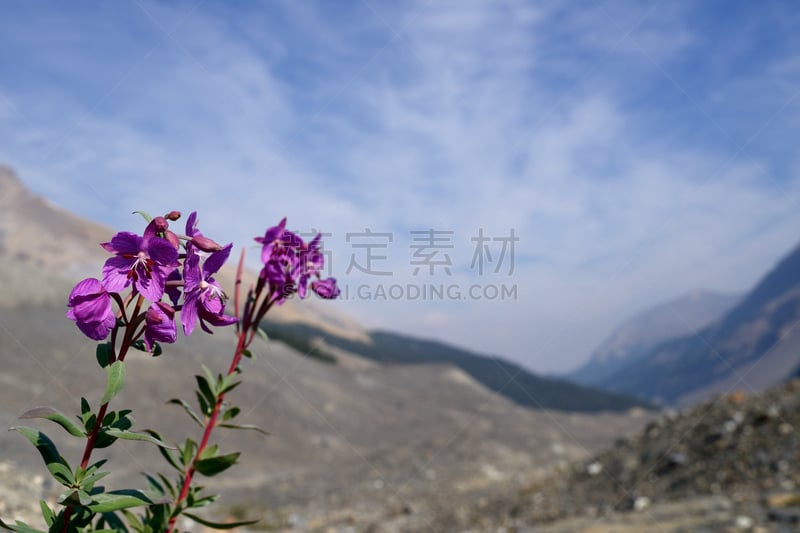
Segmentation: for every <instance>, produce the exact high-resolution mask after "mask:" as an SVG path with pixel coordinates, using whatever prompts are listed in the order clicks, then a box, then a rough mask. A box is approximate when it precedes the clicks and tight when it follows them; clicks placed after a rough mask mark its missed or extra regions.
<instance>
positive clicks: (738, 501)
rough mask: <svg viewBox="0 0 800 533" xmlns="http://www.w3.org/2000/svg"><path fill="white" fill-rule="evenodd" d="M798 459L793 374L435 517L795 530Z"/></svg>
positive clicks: (470, 523) (553, 524) (511, 523)
mask: <svg viewBox="0 0 800 533" xmlns="http://www.w3.org/2000/svg"><path fill="white" fill-rule="evenodd" d="M798 460H800V381H793V382H791V383H789V384H787V385H784V386H781V387H778V388H775V389H772V390H769V391H768V392H766V393H765V394H763V395H752V396H747V395H746V394H745V393H743V392H736V393H733V394H731V395H728V396H724V397H720V398H717V399H715V400H714V401H710V402H707V403H704V404H702V405H698V406H696V407H693V408H690V409H687V410H686V411H683V412H681V413H674V414H672V415H669V416H665V417H663V418H660V419H658V420H655V421H653V422H651V423H649V424H648V425H647V426H646V427H645V428H644V429H643V430H642V431H641V432H639V433H637V434H635V435H634V436H632V437H628V438H620V439H618V440H617V441H616V442H615V444H614V445H613V446H612V447H611V448H610V449H608V450H607V451H605V452H603V453H601V454H598V455H596V456H594V457H592V458H590V459H587V460H584V461H579V462H577V463H574V464H572V465H570V467H569V468H566V469H564V471H563V472H561V473H560V474H558V475H556V476H554V477H552V478H550V479H547V480H545V481H542V482H538V483H534V484H531V485H530V486H529V487H526V489H525V490H523V491H520V492H518V493H517V494H516V495H515V496H510V495H508V494H506V495H504V496H503V497H502V498H495V499H491V498H490V499H487V500H486V501H485V502H484V503H483V508H482V509H481V510H477V511H475V510H473V512H471V513H465V512H464V511H463V510H462V515H461V516H459V514H458V512H455V513H451V514H449V515H445V516H443V517H441V519H440V522H439V523H440V524H445V523H451V524H458V528H462V529H464V530H467V529H470V528H472V529H470V530H473V531H490V530H496V528H498V527H505V528H506V531H520V532H521V531H528V532H533V531H541V532H550V533H555V532H566V531H574V532H590V531H591V532H601V531H608V532H610V531H624V532H626V533H633V532H646V531H671V532H672V531H674V532H678V531H685V532H690V531H714V532H716V531H723V532H726V531H760V532H767V531H769V532H788V531H797V530H798V529H799V528H800V471H798V470H797V468H796V467H795V465H797V463H798ZM456 511H457V510H456ZM489 524H490V525H489ZM458 528H457V529H458ZM493 528H494V529H493Z"/></svg>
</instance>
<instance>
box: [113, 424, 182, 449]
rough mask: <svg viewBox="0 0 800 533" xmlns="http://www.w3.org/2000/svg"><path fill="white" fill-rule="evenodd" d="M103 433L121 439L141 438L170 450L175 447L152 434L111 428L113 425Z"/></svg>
mask: <svg viewBox="0 0 800 533" xmlns="http://www.w3.org/2000/svg"><path fill="white" fill-rule="evenodd" d="M103 433H105V434H106V435H110V436H112V437H116V438H118V439H122V440H141V441H145V442H149V443H151V444H155V445H156V446H160V447H162V448H169V449H170V450H176V449H177V448H176V447H175V446H172V445H170V444H167V443H166V442H164V441H163V440H161V439H157V438H155V437H153V436H152V435H148V434H146V433H136V432H135V431H126V430H123V429H117V428H113V427H112V428H108V429H104V430H103Z"/></svg>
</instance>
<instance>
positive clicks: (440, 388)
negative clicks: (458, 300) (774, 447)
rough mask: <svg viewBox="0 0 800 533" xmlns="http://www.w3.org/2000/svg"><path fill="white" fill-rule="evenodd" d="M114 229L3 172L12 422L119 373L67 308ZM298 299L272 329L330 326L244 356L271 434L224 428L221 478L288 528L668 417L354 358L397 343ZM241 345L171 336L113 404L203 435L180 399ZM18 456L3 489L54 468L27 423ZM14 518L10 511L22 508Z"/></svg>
mask: <svg viewBox="0 0 800 533" xmlns="http://www.w3.org/2000/svg"><path fill="white" fill-rule="evenodd" d="M112 234H113V230H111V229H110V228H106V227H103V226H101V225H97V224H94V223H92V222H89V221H86V220H83V219H81V218H80V217H77V216H75V215H72V214H70V213H68V212H66V211H64V210H61V209H58V208H56V207H54V206H53V205H51V204H50V203H49V202H48V201H46V200H44V199H41V198H38V197H36V196H35V195H33V194H31V193H30V192H29V191H28V190H27V189H25V187H24V186H23V185H22V183H21V182H20V181H19V179H18V178H16V176H15V175H14V174H13V173H12V172H11V171H10V170H9V169H2V170H0V235H2V239H0V279H2V280H3V281H2V283H3V290H2V291H0V384H2V387H0V427H5V428H8V427H9V426H13V425H15V424H18V423H19V421H18V420H17V416H18V415H19V414H20V413H23V412H25V411H27V410H29V409H31V408H33V407H36V406H41V405H52V406H56V407H58V408H60V409H61V410H62V411H64V412H66V413H68V414H72V413H74V412H76V411H77V410H78V408H79V402H80V397H81V396H82V395H85V396H87V397H88V398H89V400H90V402H92V404H93V405H94V404H96V403H97V401H98V400H99V398H100V396H101V395H102V390H103V388H104V382H105V374H104V373H103V372H102V370H101V369H100V368H99V367H97V366H96V364H95V363H94V359H95V355H94V352H95V344H94V343H93V342H91V341H90V340H88V339H87V338H85V337H83V336H82V335H81V334H80V333H79V331H78V330H77V328H76V327H75V325H74V324H73V323H72V322H71V321H70V320H68V319H67V318H66V317H65V310H66V303H65V302H66V299H67V294H68V293H69V291H70V289H71V287H72V285H73V284H74V283H75V281H76V280H77V279H79V278H80V277H83V276H89V275H92V276H97V275H99V273H100V270H101V265H102V262H103V260H104V259H105V257H106V253H105V252H104V251H103V250H102V249H101V248H100V247H99V246H98V245H97V243H99V242H103V241H106V240H108V238H109V237H110V236H111V235H112ZM231 276H232V274H231V271H230V270H228V271H226V272H225V273H223V276H221V277H222V278H224V279H223V281H222V284H223V287H225V288H226V289H229V288H230V287H231V286H232V284H231V281H230V280H231V279H232V277H231ZM297 304H298V303H297V302H288V303H287V304H286V305H284V306H282V307H280V308H278V309H276V313H272V312H270V315H269V317H270V319H271V322H270V324H271V325H273V327H277V328H279V329H280V328H283V331H284V333H286V332H291V331H292V328H295V329H294V331H300V332H303V331H307V330H313V331H314V334H315V336H314V337H311V338H310V339H307V338H306V339H305V340H301V341H298V340H297V338H295V340H294V341H293V340H292V339H290V338H289V337H288V336H285V337H284V342H273V341H269V342H264V341H263V340H261V339H256V341H255V343H254V344H253V346H252V350H251V351H252V352H253V354H254V355H255V357H254V359H253V360H252V361H250V360H248V361H245V362H244V363H243V365H242V367H243V370H244V371H243V374H242V379H243V384H242V385H241V386H240V387H238V388H237V389H236V390H235V391H234V392H233V393H232V395H231V396H230V397H229V399H231V400H232V401H235V402H236V403H237V404H238V405H240V406H241V407H242V414H241V415H240V418H241V422H242V423H248V424H255V425H258V426H261V427H264V428H265V429H267V430H268V431H269V432H270V433H271V435H270V436H268V437H264V436H263V435H261V434H257V433H254V432H235V433H225V432H220V433H219V434H216V433H215V439H217V441H218V442H220V444H221V449H222V450H223V451H224V452H232V451H236V450H238V451H242V452H243V453H242V460H241V461H242V462H241V464H239V465H237V466H236V467H234V468H233V469H232V470H231V473H230V475H227V473H226V475H223V476H221V477H220V478H215V481H216V479H219V480H220V482H222V483H223V485H222V486H221V490H222V492H223V493H224V498H223V499H222V502H227V503H228V505H231V504H232V503H236V504H241V505H248V506H250V507H251V510H254V512H255V514H256V515H257V516H263V517H264V519H265V523H266V524H269V525H270V527H273V526H274V527H275V528H276V529H278V528H280V527H287V524H289V523H290V522H291V523H292V524H294V528H295V530H301V531H302V530H311V529H314V527H316V526H315V525H314V524H320V523H322V524H325V523H328V522H330V521H334V520H344V521H345V524H346V525H347V526H348V527H350V526H353V527H356V526H358V527H359V529H364V530H366V528H367V526H368V525H369V524H370V523H376V522H379V523H382V522H385V521H387V520H391V519H392V517H394V516H397V515H398V509H399V510H400V514H403V511H402V510H403V509H406V508H410V509H422V508H423V507H425V506H426V505H427V502H428V501H430V499H431V497H432V495H435V494H448V495H450V497H452V498H457V499H462V500H464V501H467V500H469V499H470V498H472V496H473V495H474V494H475V493H480V492H481V491H487V490H488V491H491V490H493V487H497V486H500V485H503V486H515V485H516V484H519V483H523V482H529V481H530V480H532V479H537V478H539V477H541V476H542V475H545V474H546V473H548V472H549V471H551V470H552V469H553V468H556V467H558V466H559V465H563V464H564V463H565V462H566V461H570V460H575V459H579V458H581V457H585V456H586V455H587V454H588V453H591V452H592V451H597V450H598V449H599V447H601V446H603V445H604V444H607V443H610V442H611V441H612V440H613V439H614V438H615V437H616V436H617V435H619V434H621V433H626V432H628V431H630V430H631V429H633V428H635V427H638V426H639V425H641V424H642V421H643V417H648V416H650V414H648V413H644V412H642V411H641V410H638V411H636V410H635V411H633V412H630V413H629V412H625V413H610V412H606V413H601V414H591V415H588V414H583V413H565V412H559V411H553V410H541V409H528V408H525V407H523V406H520V405H518V404H516V403H515V402H513V401H510V400H509V399H508V398H507V397H504V396H501V395H499V394H495V393H494V392H493V391H494V390H496V389H492V388H490V387H488V388H487V386H485V385H483V384H481V383H480V382H479V381H477V380H476V379H475V378H474V377H473V376H471V375H470V374H468V373H467V372H465V371H464V370H462V369H461V368H459V367H458V366H457V365H455V364H452V362H448V361H446V360H445V358H440V360H439V361H438V362H437V361H435V360H433V361H427V362H425V363H424V364H423V363H421V360H420V358H419V352H415V354H416V355H415V357H417V362H414V361H406V364H388V363H385V362H383V361H382V360H381V357H379V356H373V357H367V356H365V355H363V354H362V353H358V352H351V351H349V350H348V348H353V349H354V350H355V348H356V347H357V348H358V349H359V350H360V351H361V352H367V351H368V350H367V349H366V347H368V346H372V345H373V343H376V344H375V345H377V346H380V343H381V342H385V343H387V345H388V341H382V340H381V336H380V335H376V334H375V332H370V331H367V330H365V329H364V328H363V327H361V326H360V325H358V324H357V323H356V322H355V321H354V320H352V319H350V318H348V317H344V316H335V317H333V316H331V312H330V311H328V310H325V309H324V307H323V306H324V305H325V302H315V301H313V300H311V301H305V302H302V306H300V305H297ZM179 335H180V334H179ZM389 335H390V338H391V334H389ZM232 339H233V337H232V335H231V333H230V332H229V331H226V330H224V329H223V330H220V331H217V332H216V333H215V334H214V335H206V334H203V332H201V331H196V332H195V333H194V334H193V335H192V336H191V337H190V338H188V339H181V342H179V343H176V344H174V345H168V346H165V347H164V348H165V351H164V354H163V355H162V356H161V357H158V358H151V357H148V356H146V355H144V354H141V353H139V352H136V353H132V354H130V356H129V357H128V359H127V361H126V368H127V372H126V373H127V377H126V382H125V388H124V390H122V392H121V393H120V395H119V397H117V398H115V399H114V405H112V408H117V407H116V406H124V407H130V408H131V409H133V415H134V417H135V419H136V425H135V427H134V428H133V429H135V430H136V429H144V428H148V427H150V428H154V429H158V430H160V431H161V432H162V434H163V435H164V436H165V438H167V439H168V440H170V441H174V440H177V439H178V438H181V437H185V436H187V435H190V436H192V437H193V438H195V440H197V439H198V438H199V435H197V434H196V431H197V428H196V426H194V425H193V424H192V422H191V421H190V420H189V419H188V418H187V417H186V416H185V414H184V413H183V412H182V410H181V409H180V408H176V407H175V406H169V405H165V402H166V401H167V400H169V399H170V398H173V397H183V398H186V399H191V398H192V397H193V396H192V389H193V386H194V378H193V374H195V373H198V372H199V370H200V365H201V364H205V365H206V366H208V367H209V368H210V369H212V371H214V372H218V371H224V369H226V368H227V365H228V363H229V361H228V357H229V353H230V350H231V349H232V345H231V341H232ZM394 340H395V343H396V344H398V345H402V344H403V343H405V345H407V346H411V345H414V346H417V348H418V350H421V351H426V350H429V349H433V348H437V349H439V350H444V351H447V350H445V349H444V348H441V347H438V346H432V345H430V344H428V343H427V341H418V340H415V339H411V338H408V337H403V336H397V338H396V339H394ZM297 342H306V343H307V346H306V347H300V348H301V349H302V350H303V351H302V352H300V351H298V350H296V349H295V348H293V345H296V343H297ZM312 347H320V348H321V349H322V350H324V351H325V353H329V354H330V356H331V357H332V358H333V359H335V364H330V363H325V362H320V361H318V360H316V359H314V358H311V357H302V355H303V353H304V352H305V351H306V350H307V349H308V348H312ZM448 349H449V350H453V351H458V350H457V349H454V348H448ZM386 353H387V354H392V357H396V356H397V353H396V351H394V352H393V351H387V352H386ZM492 361H493V360H492ZM492 364H493V365H495V367H497V363H495V362H492ZM512 371H516V369H512ZM520 376H522V374H520ZM498 388H499V387H498ZM607 396H608V395H607ZM26 423H29V424H31V425H35V426H36V427H39V428H40V429H42V430H43V431H45V432H48V433H49V434H50V435H51V436H52V437H54V438H55V437H56V436H57V435H58V437H59V438H58V440H57V442H58V443H59V449H60V451H61V452H62V453H63V454H64V456H65V457H67V458H68V460H70V461H71V462H72V463H73V464H74V462H75V461H76V460H77V459H78V458H79V456H80V449H81V442H80V441H79V440H78V439H72V438H70V437H67V438H66V439H61V438H60V435H59V434H58V431H57V430H54V429H53V426H52V425H49V424H48V423H47V422H44V421H42V422H41V423H39V421H26ZM217 435H218V436H217ZM67 439H69V440H67ZM97 457H98V459H99V458H101V457H103V458H108V459H109V460H110V461H111V465H113V468H114V471H115V473H114V474H113V475H112V476H110V477H109V478H108V483H107V484H108V486H109V487H110V488H117V487H119V485H120V483H122V482H123V480H124V483H125V484H126V485H127V484H130V483H133V484H136V483H137V481H136V480H139V479H142V478H141V476H140V475H139V472H141V471H143V470H152V469H154V468H157V467H158V465H160V464H161V461H160V458H159V455H158V452H157V451H156V450H154V449H153V448H152V447H150V446H148V445H146V444H142V443H135V442H125V443H120V445H119V446H117V445H115V446H114V447H111V448H108V449H104V450H100V451H99V453H98V456H97ZM0 463H2V465H3V466H2V469H0V485H2V484H3V480H4V479H6V477H5V473H6V472H9V471H13V472H15V473H17V474H19V475H20V476H22V477H23V478H27V479H37V478H33V476H34V475H37V474H40V473H41V472H42V471H43V465H42V464H41V459H40V457H39V456H38V454H37V453H36V451H35V450H34V449H33V448H31V447H30V445H29V443H28V442H27V441H25V439H24V438H22V437H21V436H20V435H18V434H16V433H15V432H8V431H0ZM38 479H39V480H41V479H42V478H41V477H39V478H38ZM141 486H144V482H142V483H141ZM215 486H217V485H215ZM37 490H38V492H39V493H40V494H42V495H44V497H50V496H51V495H52V490H53V487H51V486H47V485H46V484H40V485H38V489H37ZM0 494H2V491H0ZM38 497H39V496H38V495H37V496H36V497H35V498H34V502H33V503H34V504H35V502H36V500H37V499H38ZM2 499H3V498H2V497H0V500H2ZM34 507H35V505H34ZM6 509H7V508H6ZM215 509H216V510H215ZM34 510H35V509H34ZM0 512H3V513H4V516H2V518H3V519H4V520H5V519H9V518H13V516H8V515H7V514H5V513H7V512H8V511H1V510H0ZM15 512H16V511H15ZM210 512H211V513H215V512H222V511H220V510H219V507H217V508H212V509H211V511H210ZM252 514H253V513H249V512H248V516H250V515H252ZM326 521H327V522H326ZM362 526H363V527H362ZM342 527H344V526H342ZM423 529H424V528H423Z"/></svg>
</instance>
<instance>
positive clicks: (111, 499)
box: [87, 490, 171, 513]
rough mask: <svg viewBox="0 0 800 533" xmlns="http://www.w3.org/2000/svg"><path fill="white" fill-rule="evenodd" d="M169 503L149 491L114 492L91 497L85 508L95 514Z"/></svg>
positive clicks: (167, 500)
mask: <svg viewBox="0 0 800 533" xmlns="http://www.w3.org/2000/svg"><path fill="white" fill-rule="evenodd" d="M170 501H171V499H170V498H169V497H168V496H164V495H162V494H157V493H155V492H151V491H141V490H115V491H111V492H102V493H100V494H95V495H94V496H92V502H91V503H90V504H89V505H88V506H87V507H88V508H89V510H90V511H92V512H95V513H108V512H111V511H119V510H120V509H129V508H131V507H141V506H144V505H154V504H159V503H169V502H170Z"/></svg>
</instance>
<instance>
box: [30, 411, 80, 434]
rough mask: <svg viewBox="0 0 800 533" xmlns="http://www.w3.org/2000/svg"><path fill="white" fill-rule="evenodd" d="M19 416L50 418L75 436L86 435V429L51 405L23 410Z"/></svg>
mask: <svg viewBox="0 0 800 533" xmlns="http://www.w3.org/2000/svg"><path fill="white" fill-rule="evenodd" d="M19 417H20V418H44V419H46V420H52V421H53V422H55V423H56V424H58V425H59V426H61V427H62V428H64V429H66V430H67V432H68V433H69V434H70V435H74V436H76V437H85V436H86V431H85V430H84V429H83V428H82V427H80V426H79V425H78V424H76V423H75V422H73V421H72V420H71V419H70V418H69V417H68V416H67V415H65V414H64V413H62V412H61V411H59V410H58V409H54V408H52V407H34V408H33V409H30V410H29V411H25V412H24V413H22V414H21V415H19Z"/></svg>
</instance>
